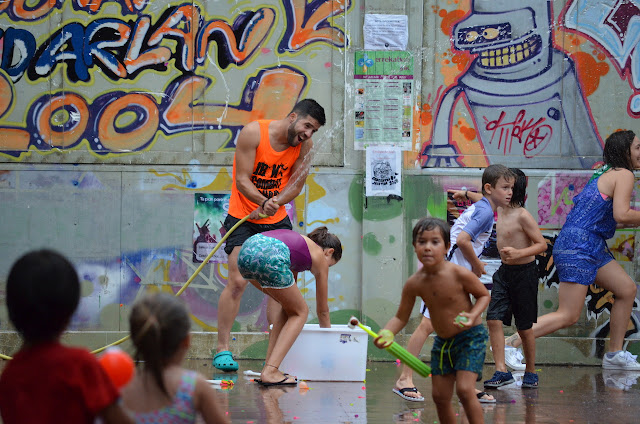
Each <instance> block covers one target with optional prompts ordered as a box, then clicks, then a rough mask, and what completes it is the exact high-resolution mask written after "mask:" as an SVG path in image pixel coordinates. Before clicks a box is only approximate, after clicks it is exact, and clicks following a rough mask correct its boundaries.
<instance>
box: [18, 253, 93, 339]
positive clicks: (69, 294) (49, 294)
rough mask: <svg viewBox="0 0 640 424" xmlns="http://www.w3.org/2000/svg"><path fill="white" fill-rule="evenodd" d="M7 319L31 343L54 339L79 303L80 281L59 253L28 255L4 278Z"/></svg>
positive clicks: (71, 266)
mask: <svg viewBox="0 0 640 424" xmlns="http://www.w3.org/2000/svg"><path fill="white" fill-rule="evenodd" d="M6 296H7V309H8V310H9V320H11V322H12V323H13V325H14V327H15V328H16V330H18V332H19V333H20V334H21V335H22V337H23V339H24V340H25V341H27V342H29V343H31V344H33V343H41V342H48V341H53V340H56V339H57V338H58V337H59V336H60V334H61V333H62V332H63V331H64V329H65V328H66V327H67V325H68V324H69V321H70V320H71V316H72V315H73V313H74V312H75V310H76V308H77V307H78V303H79V302H80V280H79V279H78V274H77V272H76V270H75V269H74V267H73V265H71V262H69V260H67V258H65V257H64V256H63V255H62V254H60V253H58V252H55V251H53V250H48V249H43V250H36V251H33V252H29V253H27V254H25V255H24V256H22V257H21V258H19V259H18V260H17V261H16V262H15V263H14V264H13V266H12V267H11V270H10V271H9V276H8V277H7V291H6Z"/></svg>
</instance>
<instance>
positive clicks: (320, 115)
mask: <svg viewBox="0 0 640 424" xmlns="http://www.w3.org/2000/svg"><path fill="white" fill-rule="evenodd" d="M290 113H296V114H298V116H299V117H300V118H304V117H307V116H310V117H312V118H313V119H315V120H316V121H318V123H319V124H320V125H324V124H326V123H327V120H326V118H325V116H324V108H323V107H322V106H320V104H319V103H318V102H316V101H315V100H313V99H304V100H300V101H299V102H298V103H296V105H295V106H294V107H293V109H291V112H290Z"/></svg>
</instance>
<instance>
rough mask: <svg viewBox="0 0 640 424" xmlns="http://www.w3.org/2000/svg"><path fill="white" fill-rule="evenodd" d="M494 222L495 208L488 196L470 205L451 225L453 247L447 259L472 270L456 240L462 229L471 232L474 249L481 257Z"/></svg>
mask: <svg viewBox="0 0 640 424" xmlns="http://www.w3.org/2000/svg"><path fill="white" fill-rule="evenodd" d="M493 223H494V213H493V208H491V203H489V200H488V199H487V198H486V197H483V198H482V199H480V200H479V201H478V202H476V203H474V204H473V205H471V206H469V208H467V210H465V211H464V212H463V213H462V215H460V216H459V217H458V219H456V222H454V223H453V226H452V227H451V239H450V240H451V247H450V248H449V253H448V255H447V259H448V260H449V261H450V262H453V263H455V264H458V265H461V266H463V267H465V268H467V269H469V270H471V264H470V263H469V261H467V260H466V259H465V257H464V255H463V254H462V252H461V251H460V249H459V248H458V245H457V244H456V240H458V236H459V235H460V232H461V231H464V232H465V233H467V234H469V236H471V242H472V245H473V251H474V252H475V254H476V256H478V257H480V255H481V254H482V250H483V249H484V245H485V243H486V242H487V240H489V236H491V230H493Z"/></svg>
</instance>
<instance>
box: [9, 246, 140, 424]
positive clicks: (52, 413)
mask: <svg viewBox="0 0 640 424" xmlns="http://www.w3.org/2000/svg"><path fill="white" fill-rule="evenodd" d="M6 301H7V309H8V310H9V319H10V320H11V322H12V323H13V325H14V327H15V328H16V330H18V332H19V333H20V335H21V337H22V339H23V345H22V347H21V348H20V350H19V351H18V353H17V354H16V355H15V356H14V358H13V359H12V360H11V361H10V362H9V363H8V364H7V365H6V367H5V369H4V371H3V373H2V375H0V414H1V415H2V421H3V422H4V424H14V423H20V424H31V423H33V424H47V423H60V422H64V423H65V424H75V423H83V424H84V423H86V424H93V423H94V421H95V419H96V418H97V417H100V418H102V420H103V422H104V423H105V424H108V423H133V419H132V418H131V417H130V416H129V415H128V414H127V413H125V412H124V410H123V409H122V408H121V407H120V405H119V404H118V397H119V394H118V390H117V389H116V388H115V386H114V385H113V383H112V382H111V380H110V379H109V376H108V375H107V374H106V372H105V371H104V369H103V368H102V367H101V366H100V364H99V363H98V361H97V360H96V358H95V357H94V356H93V355H92V354H91V353H89V352H88V351H87V350H85V349H80V348H73V347H67V346H63V345H62V344H61V343H60V335H61V334H62V332H63V331H64V329H65V328H66V327H67V325H68V324H69V321H70V319H71V316H72V315H73V313H74V311H75V310H76V307H77V306H78V302H79V301H80V282H79V280H78V275H77V273H76V271H75V269H74V268H73V266H72V265H71V263H69V261H68V260H67V259H66V258H64V257H63V256H62V255H60V254H59V253H56V252H53V251H50V250H39V251H34V252H30V253H27V254H26V255H24V256H23V257H21V258H20V259H18V261H17V262H16V263H15V264H14V265H13V267H12V268H11V270H10V272H9V277H8V278H7V288H6Z"/></svg>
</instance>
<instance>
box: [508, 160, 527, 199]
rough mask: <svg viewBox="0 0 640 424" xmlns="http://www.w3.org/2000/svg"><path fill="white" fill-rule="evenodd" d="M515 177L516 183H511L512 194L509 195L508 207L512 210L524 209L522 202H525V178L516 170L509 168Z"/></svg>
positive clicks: (519, 170)
mask: <svg viewBox="0 0 640 424" xmlns="http://www.w3.org/2000/svg"><path fill="white" fill-rule="evenodd" d="M509 169H510V170H511V171H512V172H513V173H514V174H515V176H516V181H515V182H514V183H513V193H512V194H511V201H510V202H509V206H511V207H512V208H522V207H524V202H525V200H527V176H526V175H525V174H524V172H522V170H521V169H518V168H509Z"/></svg>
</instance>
